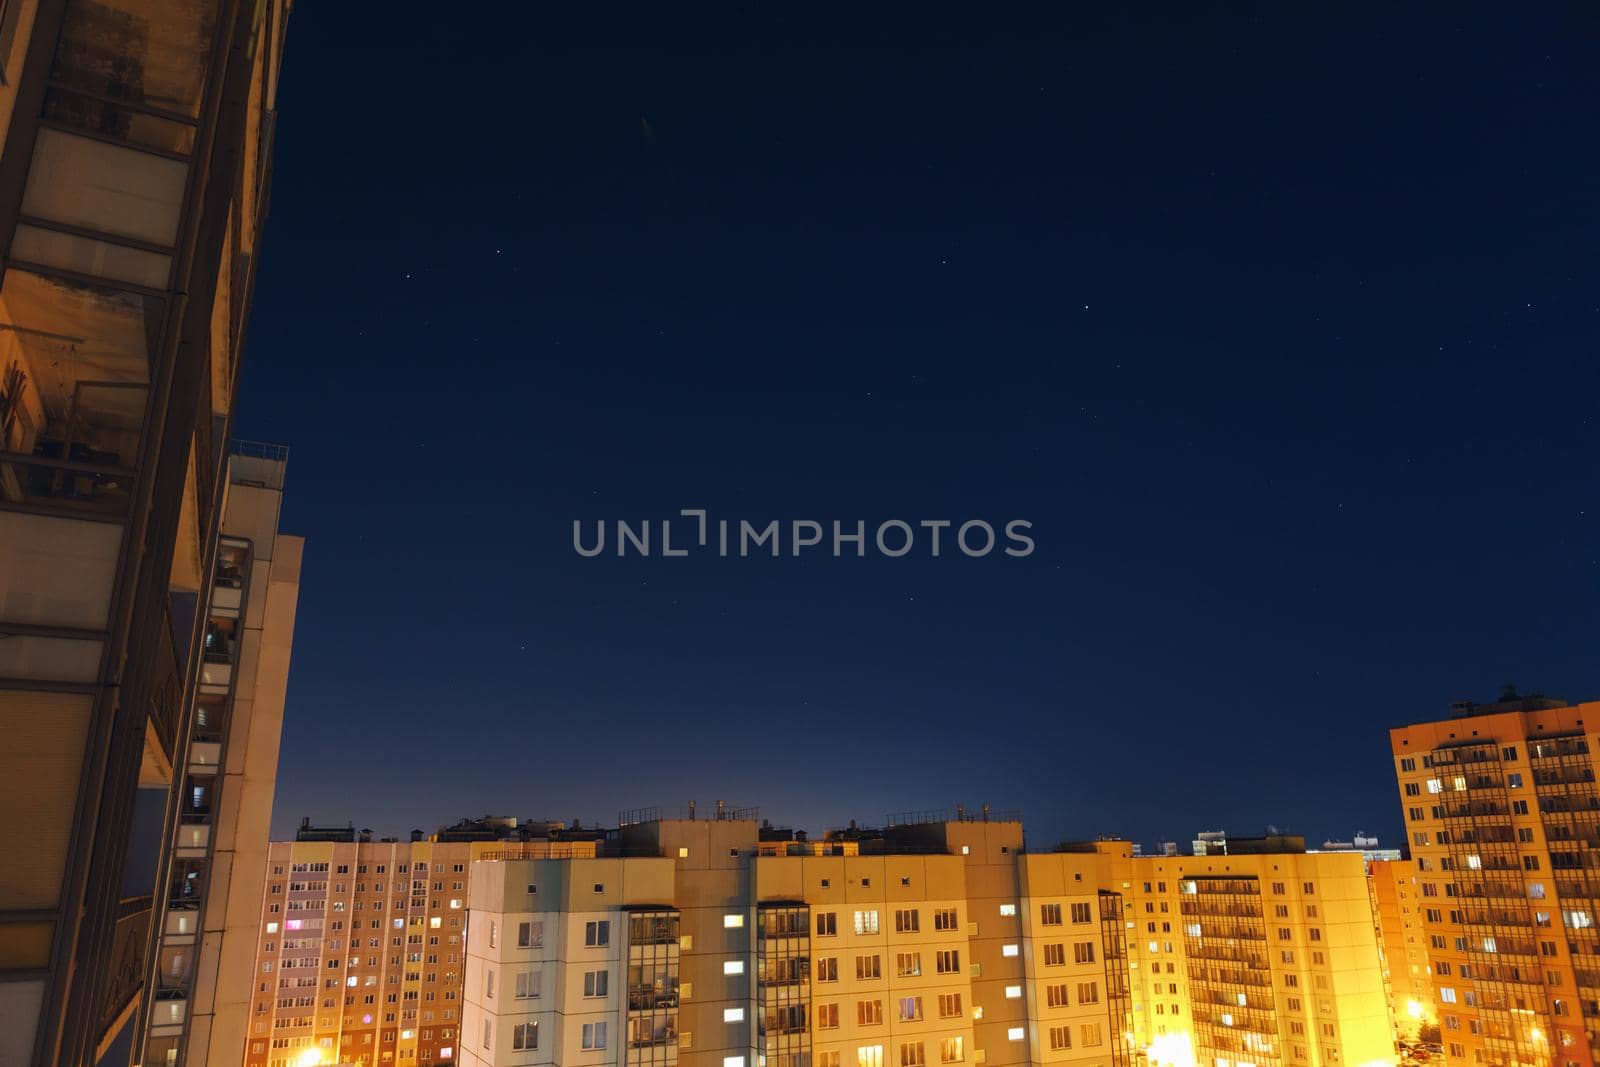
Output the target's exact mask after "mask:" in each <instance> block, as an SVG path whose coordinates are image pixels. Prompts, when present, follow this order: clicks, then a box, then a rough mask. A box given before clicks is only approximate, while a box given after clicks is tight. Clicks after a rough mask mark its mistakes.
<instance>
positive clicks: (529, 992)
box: [517, 971, 539, 1000]
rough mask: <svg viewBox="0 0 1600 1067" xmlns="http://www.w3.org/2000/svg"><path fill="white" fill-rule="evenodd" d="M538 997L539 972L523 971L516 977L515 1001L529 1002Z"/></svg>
mask: <svg viewBox="0 0 1600 1067" xmlns="http://www.w3.org/2000/svg"><path fill="white" fill-rule="evenodd" d="M538 995H539V972H538V971H523V972H522V973H521V974H519V975H517V999H518V1000H529V999H532V998H533V997H537V996H538Z"/></svg>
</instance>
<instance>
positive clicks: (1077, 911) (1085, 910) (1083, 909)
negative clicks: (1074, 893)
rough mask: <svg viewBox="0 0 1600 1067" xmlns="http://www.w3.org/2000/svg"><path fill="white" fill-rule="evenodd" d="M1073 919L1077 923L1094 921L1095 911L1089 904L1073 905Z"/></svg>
mask: <svg viewBox="0 0 1600 1067" xmlns="http://www.w3.org/2000/svg"><path fill="white" fill-rule="evenodd" d="M1072 921H1073V922H1075V923H1087V922H1094V916H1093V913H1092V912H1091V911H1090V908H1089V905H1088V904H1074V905H1073V906H1072Z"/></svg>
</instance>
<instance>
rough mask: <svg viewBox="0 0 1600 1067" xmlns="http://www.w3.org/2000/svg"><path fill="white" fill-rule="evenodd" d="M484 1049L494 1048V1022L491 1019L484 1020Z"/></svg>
mask: <svg viewBox="0 0 1600 1067" xmlns="http://www.w3.org/2000/svg"><path fill="white" fill-rule="evenodd" d="M483 1047H484V1048H494V1022H493V1021H492V1020H490V1019H485V1020H483Z"/></svg>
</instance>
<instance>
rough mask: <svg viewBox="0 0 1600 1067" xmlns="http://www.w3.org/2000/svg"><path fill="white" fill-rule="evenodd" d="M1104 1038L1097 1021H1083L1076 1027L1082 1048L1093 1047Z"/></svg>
mask: <svg viewBox="0 0 1600 1067" xmlns="http://www.w3.org/2000/svg"><path fill="white" fill-rule="evenodd" d="M1104 1040H1105V1038H1104V1037H1103V1036H1102V1035H1101V1032H1100V1024H1099V1023H1084V1024H1082V1025H1081V1026H1079V1027H1078V1041H1079V1042H1080V1043H1081V1044H1082V1046H1083V1047H1084V1048H1093V1047H1095V1046H1096V1045H1099V1044H1101V1043H1102V1042H1103V1041H1104Z"/></svg>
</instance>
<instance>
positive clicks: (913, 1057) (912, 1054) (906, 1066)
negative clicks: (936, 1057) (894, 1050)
mask: <svg viewBox="0 0 1600 1067" xmlns="http://www.w3.org/2000/svg"><path fill="white" fill-rule="evenodd" d="M926 1062H927V1061H926V1060H925V1059H923V1051H922V1042H920V1041H908V1042H906V1043H905V1044H903V1045H901V1046H900V1067H923V1065H924V1064H925V1063H926Z"/></svg>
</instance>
